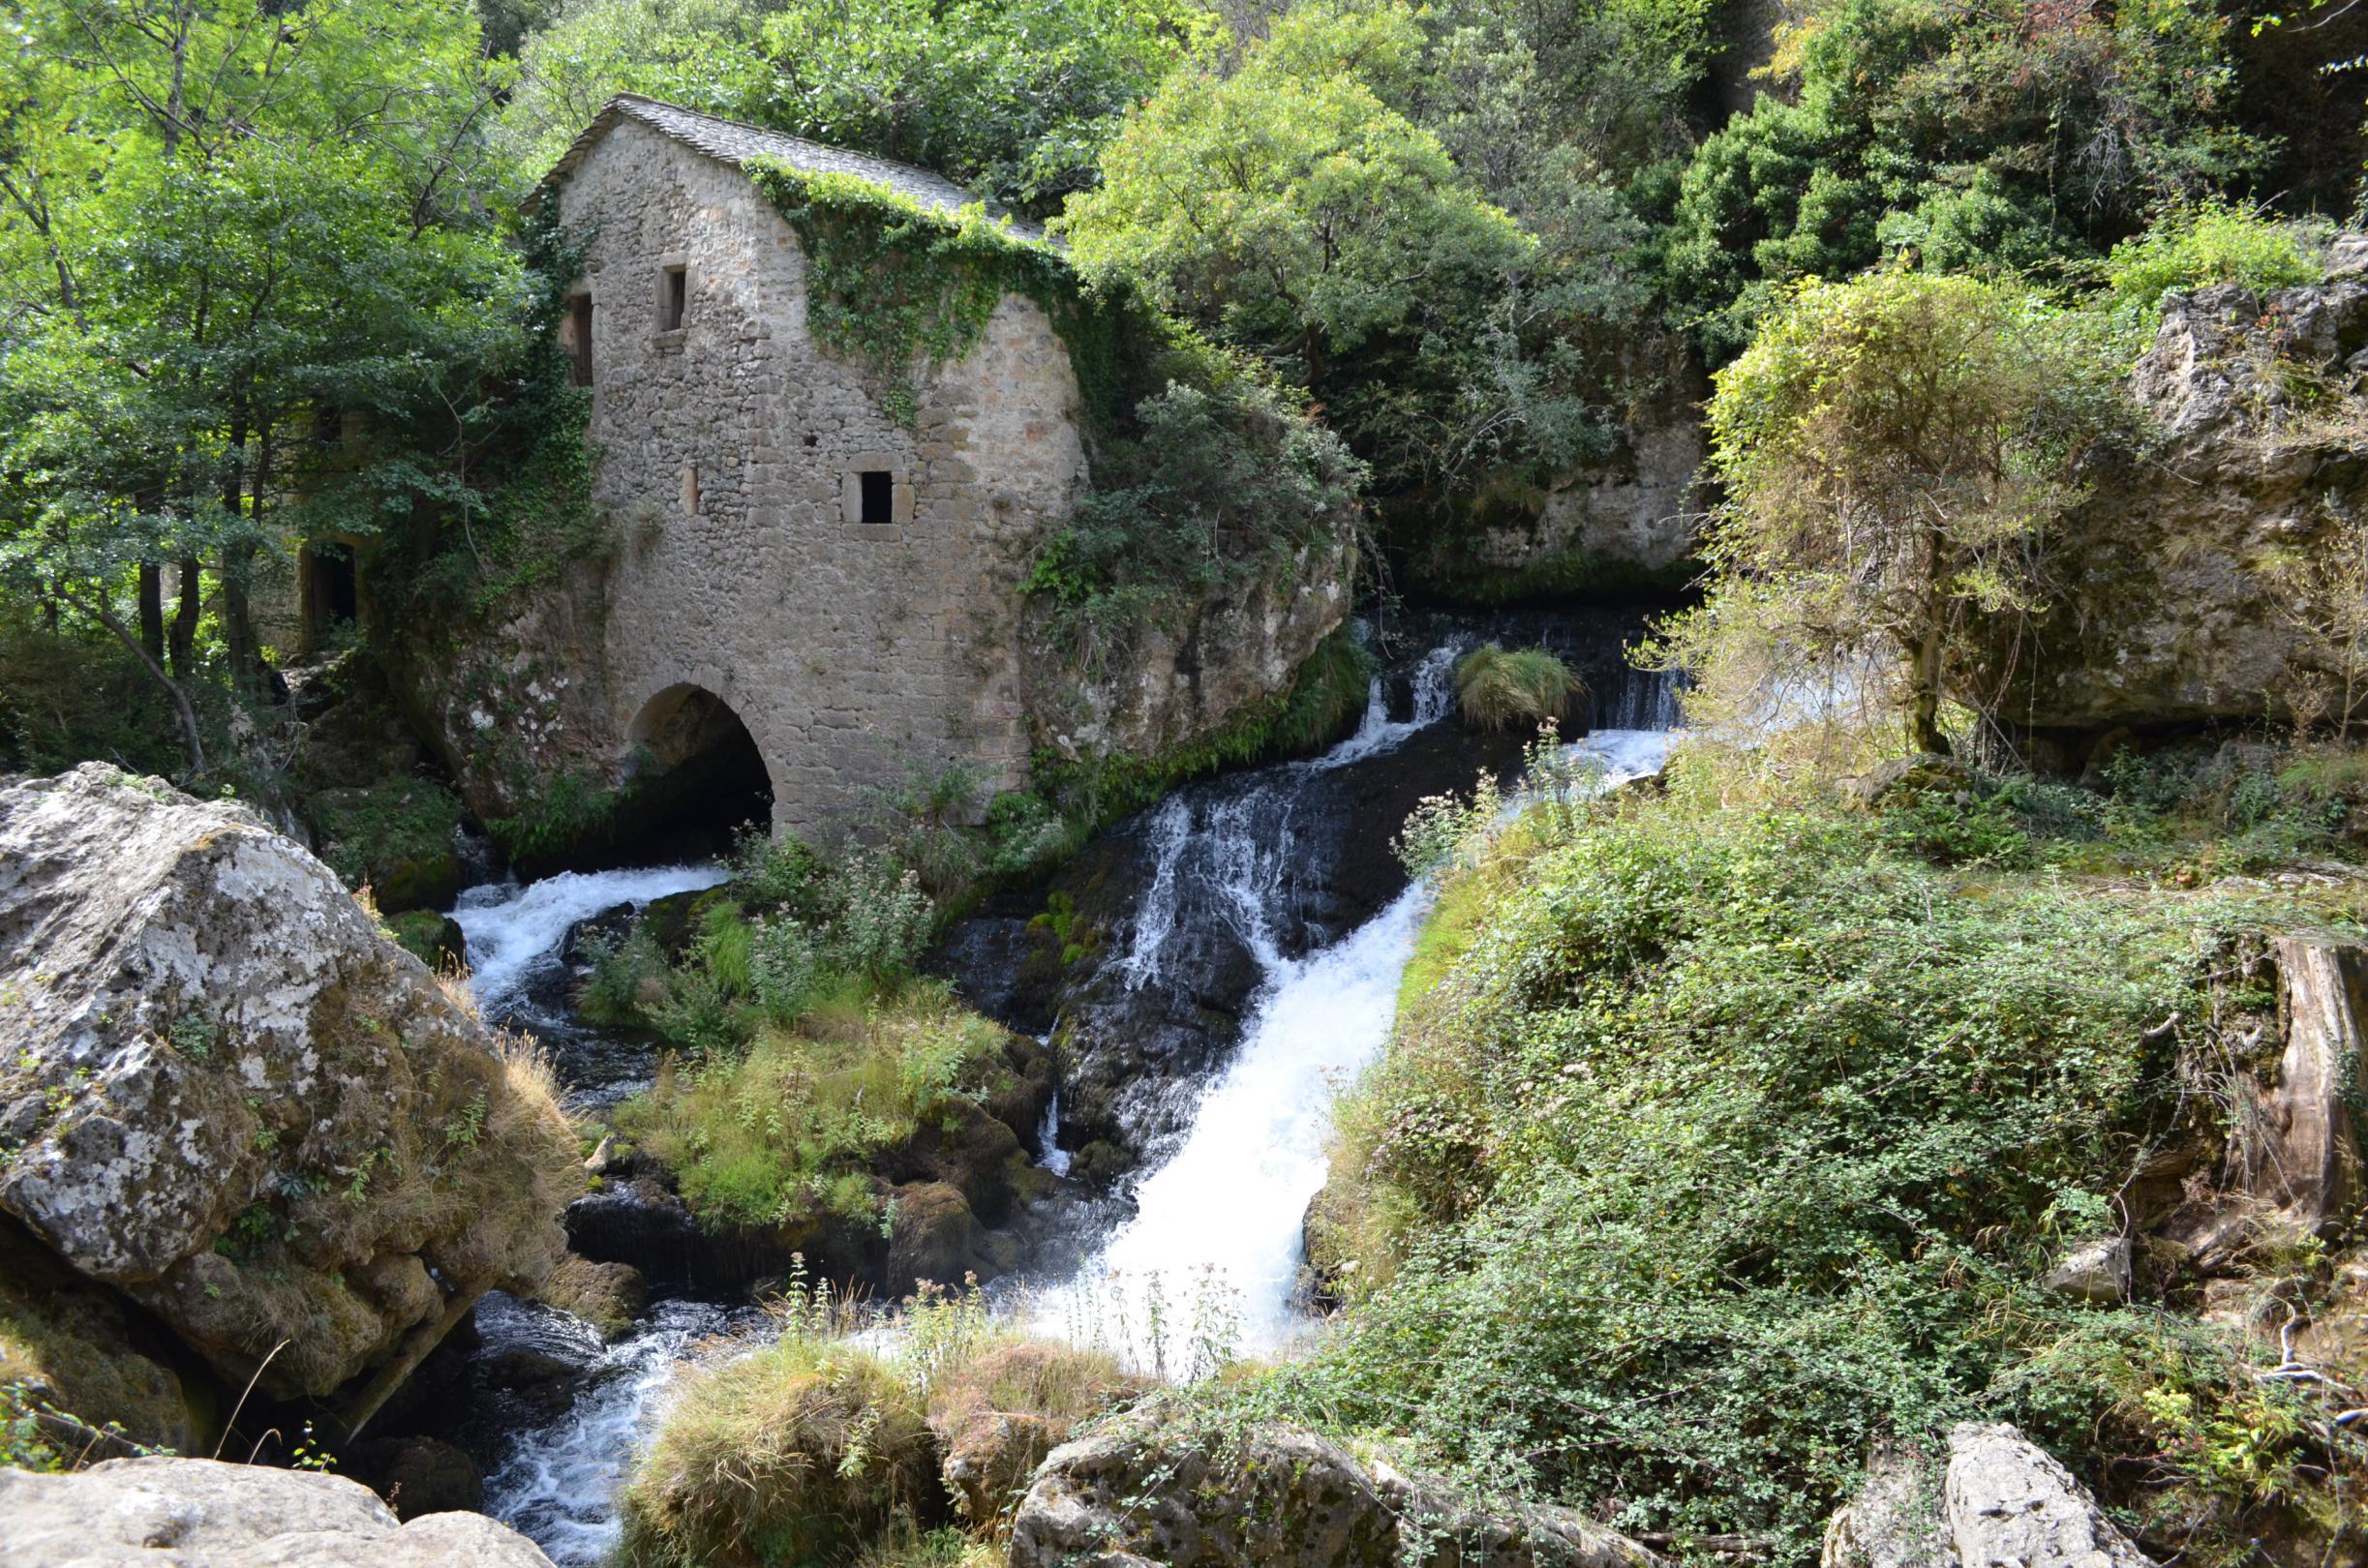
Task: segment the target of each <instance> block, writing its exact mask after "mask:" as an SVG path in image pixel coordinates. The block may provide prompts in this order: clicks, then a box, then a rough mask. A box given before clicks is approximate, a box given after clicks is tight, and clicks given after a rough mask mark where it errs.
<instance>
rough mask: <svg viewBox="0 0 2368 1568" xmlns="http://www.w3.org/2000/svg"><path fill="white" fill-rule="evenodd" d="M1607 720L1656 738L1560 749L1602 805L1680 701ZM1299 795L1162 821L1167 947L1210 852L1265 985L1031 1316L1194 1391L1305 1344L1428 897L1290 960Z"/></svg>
mask: <svg viewBox="0 0 2368 1568" xmlns="http://www.w3.org/2000/svg"><path fill="white" fill-rule="evenodd" d="M1454 657H1455V649H1454V648H1452V647H1448V648H1439V649H1435V650H1434V651H1433V652H1432V653H1431V654H1429V655H1427V656H1426V657H1425V658H1424V660H1423V661H1422V664H1421V666H1420V667H1419V669H1418V674H1417V681H1416V703H1415V709H1414V716H1413V717H1412V719H1411V720H1408V721H1402V722H1399V723H1396V724H1391V723H1389V722H1388V721H1387V719H1386V717H1385V716H1384V717H1382V718H1381V719H1379V720H1377V719H1376V718H1375V717H1374V713H1373V711H1372V710H1371V709H1369V710H1368V715H1367V721H1366V723H1365V725H1364V726H1363V727H1361V728H1360V729H1359V730H1358V732H1357V733H1356V734H1355V735H1354V736H1352V737H1351V738H1350V739H1347V740H1344V741H1343V742H1341V744H1340V745H1339V746H1337V747H1335V748H1334V749H1333V751H1332V752H1331V753H1329V754H1327V755H1326V756H1324V757H1322V758H1320V759H1317V760H1316V761H1314V762H1312V763H1307V764H1301V765H1297V766H1298V768H1299V769H1303V770H1313V771H1323V770H1327V769H1335V768H1339V767H1342V766H1345V765H1346V764H1347V763H1349V762H1354V761H1359V760H1362V759H1363V758H1366V757H1371V756H1374V755H1377V754H1379V753H1380V752H1382V751H1386V750H1387V749H1389V747H1390V746H1392V745H1395V744H1397V743H1399V742H1401V741H1403V740H1404V739H1406V738H1407V737H1408V736H1410V735H1412V734H1413V733H1415V732H1416V731H1419V730H1421V729H1423V728H1425V727H1426V726H1427V725H1429V724H1431V723H1436V722H1438V721H1439V719H1441V718H1442V717H1444V716H1445V713H1446V709H1447V707H1448V679H1447V675H1448V672H1449V671H1450V670H1451V669H1452V666H1453V663H1454ZM1612 711H1613V712H1615V713H1616V714H1617V715H1618V716H1620V717H1623V718H1636V719H1639V720H1643V721H1645V722H1640V723H1637V724H1634V725H1632V726H1627V727H1623V728H1617V729H1610V728H1607V729H1602V730H1597V731H1594V732H1592V733H1591V734H1589V735H1588V736H1587V737H1586V738H1584V739H1581V740H1579V741H1577V742H1575V743H1573V744H1572V745H1570V746H1569V747H1567V748H1565V749H1566V753H1567V754H1568V755H1569V756H1571V757H1572V758H1573V759H1574V760H1576V761H1580V762H1582V763H1584V764H1586V765H1588V767H1589V768H1590V769H1592V770H1594V775H1595V777H1596V778H1597V779H1598V781H1599V784H1598V787H1602V788H1609V787H1611V786H1613V785H1616V784H1619V783H1622V782H1624V781H1625V780H1627V779H1631V778H1635V777H1638V776H1640V775H1642V774H1646V773H1651V772H1655V771H1657V770H1658V769H1659V768H1660V766H1661V764H1662V761H1663V760H1664V759H1665V758H1666V756H1667V754H1668V748H1669V744H1670V741H1671V739H1672V735H1671V732H1670V730H1669V728H1668V727H1667V726H1666V725H1665V724H1655V723H1653V722H1652V721H1653V720H1655V719H1667V718H1674V712H1675V696H1674V692H1673V691H1672V690H1671V689H1670V687H1669V685H1668V683H1667V682H1666V681H1665V680H1660V681H1655V680H1652V679H1651V678H1638V679H1637V680H1636V681H1635V682H1633V683H1632V688H1624V689H1623V690H1622V691H1620V692H1619V693H1617V694H1615V702H1614V704H1613V705H1612ZM1292 788H1293V774H1292V769H1273V770H1270V772H1269V773H1268V774H1266V775H1264V776H1263V777H1262V778H1261V779H1260V781H1259V783H1258V785H1257V786H1256V787H1254V788H1251V789H1249V790H1246V791H1244V792H1243V793H1242V794H1240V795H1238V796H1235V797H1234V798H1232V799H1227V800H1224V801H1221V802H1219V803H1218V804H1217V805H1216V806H1215V807H1213V808H1212V809H1210V810H1209V811H1208V812H1207V814H1206V820H1205V822H1204V823H1203V825H1202V826H1201V828H1200V829H1199V832H1198V834H1189V833H1187V832H1186V831H1185V830H1184V824H1185V822H1186V820H1187V814H1186V813H1183V812H1181V811H1177V812H1175V814H1174V815H1173V816H1172V817H1170V816H1169V815H1168V813H1169V811H1170V809H1171V808H1175V807H1176V806H1177V805H1178V802H1179V800H1180V799H1181V798H1180V797H1176V798H1171V799H1170V800H1169V805H1168V807H1164V808H1163V817H1164V819H1165V820H1164V821H1163V824H1162V826H1161V829H1160V832H1161V834H1162V837H1161V861H1160V872H1159V875H1158V876H1157V877H1156V878H1155V879H1154V882H1153V884H1152V886H1151V888H1150V890H1148V891H1147V893H1146V896H1145V904H1146V906H1148V905H1150V904H1152V903H1153V902H1154V901H1157V902H1158V903H1159V905H1160V910H1161V912H1160V914H1159V916H1158V919H1159V920H1160V922H1161V929H1162V930H1163V932H1164V931H1165V930H1167V929H1169V928H1170V927H1172V925H1173V922H1174V908H1175V904H1176V900H1177V893H1176V888H1175V883H1176V876H1177V872H1176V867H1177V866H1178V865H1179V864H1181V863H1183V862H1184V861H1185V859H1186V849H1187V846H1188V845H1194V844H1195V843H1196V840H1197V847H1198V849H1199V859H1201V861H1202V863H1203V865H1204V866H1205V874H1207V875H1208V876H1209V877H1210V878H1211V879H1212V880H1213V882H1214V883H1215V885H1216V890H1217V891H1218V892H1219V893H1220V895H1221V897H1220V899H1219V907H1220V908H1221V909H1223V910H1225V911H1227V912H1228V918H1229V919H1230V920H1233V921H1234V922H1235V924H1236V927H1237V929H1239V930H1240V931H1241V933H1242V935H1243V938H1244V942H1245V944H1246V945H1247V946H1248V947H1249V949H1250V950H1251V951H1252V952H1253V953H1254V954H1255V955H1256V956H1257V958H1258V961H1259V964H1260V968H1261V970H1262V971H1263V972H1264V975H1263V981H1262V983H1261V984H1260V988H1259V991H1258V993H1257V996H1256V1000H1255V1003H1254V1006H1253V1009H1252V1011H1251V1014H1250V1016H1249V1018H1248V1020H1247V1022H1246V1025H1245V1028H1244V1031H1243V1035H1242V1041H1241V1045H1240V1048H1239V1050H1238V1052H1237V1054H1236V1055H1235V1056H1234V1058H1233V1060H1232V1062H1231V1063H1230V1065H1229V1066H1228V1067H1227V1068H1225V1069H1224V1070H1222V1071H1221V1072H1220V1073H1218V1074H1217V1076H1216V1077H1215V1079H1214V1080H1213V1081H1212V1082H1210V1083H1209V1084H1208V1085H1207V1087H1206V1088H1205V1089H1204V1090H1203V1091H1202V1093H1201V1095H1200V1098H1199V1102H1198V1104H1197V1105H1196V1106H1195V1107H1194V1108H1193V1110H1192V1113H1191V1116H1190V1130H1189V1131H1188V1132H1187V1133H1186V1134H1185V1136H1184V1138H1183V1140H1182V1142H1181V1144H1180V1146H1178V1147H1177V1148H1176V1150H1175V1152H1174V1154H1173V1155H1172V1156H1171V1157H1170V1158H1169V1160H1168V1161H1166V1162H1165V1163H1164V1164H1162V1165H1161V1166H1160V1167H1159V1168H1158V1169H1156V1170H1155V1171H1153V1172H1152V1173H1151V1174H1150V1175H1149V1176H1148V1177H1146V1178H1145V1179H1144V1180H1143V1181H1142V1183H1141V1184H1140V1186H1139V1187H1138V1190H1137V1192H1136V1209H1135V1213H1134V1215H1133V1216H1132V1217H1131V1218H1130V1219H1128V1220H1127V1221H1124V1222H1123V1223H1121V1224H1120V1225H1119V1226H1118V1227H1117V1228H1116V1229H1115V1230H1113V1231H1112V1232H1111V1233H1110V1235H1109V1236H1108V1239H1107V1240H1106V1241H1105V1242H1104V1243H1103V1244H1102V1246H1101V1248H1100V1250H1099V1251H1097V1252H1095V1253H1094V1254H1093V1255H1092V1256H1091V1257H1090V1258H1089V1260H1088V1261H1087V1263H1086V1265H1085V1267H1084V1268H1083V1269H1082V1270H1081V1271H1080V1272H1079V1274H1078V1277H1077V1278H1076V1279H1075V1280H1073V1281H1071V1282H1067V1283H1064V1284H1061V1285H1058V1286H1055V1287H1053V1288H1051V1289H1049V1290H1047V1291H1045V1292H1042V1293H1041V1294H1040V1295H1039V1296H1038V1297H1037V1298H1036V1301H1035V1304H1034V1309H1033V1313H1034V1317H1035V1321H1036V1324H1037V1326H1038V1328H1039V1329H1040V1330H1042V1331H1044V1332H1047V1333H1052V1334H1058V1335H1063V1336H1066V1337H1069V1338H1072V1339H1078V1340H1082V1341H1085V1342H1098V1343H1102V1344H1105V1345H1107V1346H1108V1347H1109V1348H1112V1349H1114V1350H1117V1351H1119V1352H1120V1353H1121V1354H1124V1355H1126V1356H1128V1357H1129V1358H1130V1359H1132V1360H1134V1361H1136V1362H1137V1363H1138V1364H1139V1365H1141V1366H1144V1367H1146V1368H1156V1369H1159V1370H1162V1371H1165V1372H1169V1374H1171V1375H1174V1374H1182V1375H1192V1374H1193V1373H1194V1372H1196V1371H1199V1370H1204V1369H1207V1368H1210V1367H1213V1365H1214V1364H1215V1363H1216V1362H1217V1361H1218V1360H1221V1359H1222V1358H1223V1356H1224V1355H1225V1354H1228V1353H1231V1352H1235V1351H1248V1352H1252V1353H1258V1352H1265V1351H1271V1350H1273V1349H1275V1348H1277V1347H1278V1346H1280V1345H1281V1344H1282V1343H1284V1342H1286V1341H1288V1340H1289V1339H1290V1338H1291V1337H1292V1335H1293V1334H1295V1333H1296V1332H1297V1331H1298V1329H1299V1328H1300V1327H1301V1326H1302V1324H1303V1322H1304V1319H1303V1318H1302V1317H1301V1316H1300V1315H1299V1314H1298V1313H1297V1312H1295V1311H1294V1309H1293V1307H1292V1297H1293V1294H1294V1287H1295V1285H1296V1282H1297V1276H1298V1272H1299V1265H1300V1261H1301V1246H1300V1230H1301V1224H1302V1219H1303V1216H1304V1214H1305V1212H1306V1209H1307V1205H1308V1203H1309V1201H1310V1200H1311V1199H1313V1198H1314V1197H1315V1195H1316V1193H1317V1192H1318V1191H1321V1188H1322V1186H1323V1182H1324V1177H1325V1159H1326V1149H1325V1145H1326V1140H1327V1136H1328V1133H1329V1130H1330V1111H1331V1102H1332V1100H1333V1098H1334V1096H1335V1095H1336V1094H1337V1093H1338V1091H1339V1090H1340V1088H1342V1087H1343V1086H1345V1085H1346V1084H1347V1083H1349V1082H1350V1081H1351V1080H1353V1079H1354V1078H1355V1077H1356V1075H1357V1074H1358V1073H1359V1072H1361V1071H1362V1070H1364V1069H1365V1068H1366V1067H1367V1066H1369V1065H1370V1064H1371V1063H1372V1062H1373V1061H1374V1060H1375V1059H1376V1058H1377V1057H1378V1056H1379V1055H1380V1054H1381V1049H1382V1047H1383V1046H1384V1045H1385V1044H1386V1043H1387V1042H1388V1040H1389V1033H1390V1029H1391V1026H1392V1025H1393V1024H1394V1022H1395V1021H1396V1017H1397V1006H1398V986H1399V981H1400V979H1401V978H1402V976H1403V975H1404V973H1405V969H1406V963H1407V959H1408V957H1409V956H1410V955H1411V953H1412V950H1413V944H1414V937H1415V934H1416V933H1417V931H1418V930H1419V929H1420V927H1421V923H1422V916H1423V914H1424V912H1425V910H1426V909H1427V908H1428V905H1429V902H1430V892H1429V890H1428V889H1427V888H1425V887H1422V886H1420V885H1416V886H1412V887H1409V888H1408V889H1407V890H1405V891H1404V892H1402V893H1400V894H1399V895H1398V896H1397V897H1396V898H1394V899H1393V900H1391V901H1390V902H1389V903H1388V904H1387V905H1386V906H1385V907H1384V908H1382V909H1381V911H1380V913H1378V914H1376V915H1375V916H1373V917H1372V918H1371V919H1370V920H1366V921H1365V922H1364V923H1363V924H1362V925H1360V926H1358V927H1357V928H1356V929H1354V930H1353V931H1351V932H1350V933H1349V934H1348V935H1347V936H1345V937H1344V938H1342V939H1341V940H1340V941H1338V942H1335V943H1333V944H1331V945H1330V946H1328V947H1324V948H1321V949H1320V950H1316V951H1313V952H1310V953H1307V954H1305V955H1304V956H1301V957H1299V958H1296V959H1290V958H1285V957H1283V956H1282V955H1281V954H1280V952H1279V951H1278V950H1276V947H1275V945H1274V943H1273V941H1272V940H1271V928H1272V923H1273V920H1274V918H1275V915H1276V913H1277V903H1278V900H1279V899H1280V898H1281V897H1282V896H1284V895H1285V893H1286V888H1285V878H1284V872H1285V870H1286V868H1287V867H1288V866H1289V865H1290V863H1291V834H1290V791H1291V790H1292ZM1390 826H1391V827H1393V828H1394V827H1395V825H1394V824H1392V825H1390ZM1141 929H1142V928H1141V927H1138V937H1139V936H1140V934H1141ZM1163 940H1164V938H1163ZM1159 947H1160V943H1158V942H1155V943H1153V944H1152V945H1151V946H1150V947H1149V948H1148V949H1147V950H1146V949H1144V948H1143V947H1141V946H1140V945H1139V944H1138V948H1137V949H1136V950H1133V951H1131V952H1130V953H1129V959H1130V961H1134V962H1138V963H1139V964H1140V965H1141V968H1140V969H1138V973H1144V972H1146V971H1147V978H1153V979H1156V978H1157V966H1156V961H1155V957H1156V954H1157V952H1158V950H1159ZM1146 952H1147V953H1149V954H1150V955H1152V956H1151V957H1148V958H1147V957H1145V954H1146Z"/></svg>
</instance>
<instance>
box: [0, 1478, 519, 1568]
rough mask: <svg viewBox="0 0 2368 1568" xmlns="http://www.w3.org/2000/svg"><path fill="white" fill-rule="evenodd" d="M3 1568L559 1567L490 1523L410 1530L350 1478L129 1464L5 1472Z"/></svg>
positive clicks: (467, 1521) (430, 1521) (475, 1520)
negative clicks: (143, 1567)
mask: <svg viewBox="0 0 2368 1568" xmlns="http://www.w3.org/2000/svg"><path fill="white" fill-rule="evenodd" d="M0 1519H4V1520H6V1521H7V1522H8V1527H7V1528H6V1529H4V1530H0V1568H65V1565H66V1564H69V1563H72V1564H76V1565H77V1568H89V1565H96V1564H103V1563H104V1564H108V1565H117V1564H134V1563H155V1564H157V1565H158V1568H267V1565H268V1568H551V1559H550V1558H548V1557H546V1556H544V1555H543V1554H542V1552H541V1550H540V1549H539V1548H537V1547H536V1546H535V1545H534V1543H533V1542H531V1541H530V1540H528V1539H527V1538H526V1537H525V1536H523V1535H520V1534H519V1533H518V1532H517V1531H515V1530H513V1529H511V1528H510V1527H509V1526H507V1525H505V1524H497V1523H494V1522H493V1521H492V1520H490V1519H487V1518H486V1517H485V1516H484V1515H482V1514H429V1515H426V1516H423V1517H421V1518H418V1519H415V1520H413V1521H412V1522H411V1523H408V1524H406V1523H399V1522H398V1521H397V1520H396V1518H395V1516H394V1514H393V1512H392V1511H391V1510H389V1509H388V1508H387V1506H386V1505H385V1504H384V1503H382V1502H380V1501H379V1499H378V1498H376V1497H374V1496H372V1495H371V1494H370V1492H369V1489H367V1488H365V1487H363V1486H361V1485H360V1484H358V1483H356V1482H352V1481H348V1480H346V1479H345V1478H343V1477H342V1476H334V1475H317V1474H308V1473H305V1472H302V1471H296V1470H272V1469H265V1468H262V1467H260V1466H258V1465H247V1464H222V1463H217V1462H214V1461H212V1460H189V1459H130V1460H109V1461H107V1462H106V1463H104V1464H95V1465H92V1466H91V1467H90V1468H89V1469H86V1470H81V1471H77V1472H76V1473H74V1474H70V1475H33V1474H29V1473H27V1472H25V1471H22V1470H6V1469H0Z"/></svg>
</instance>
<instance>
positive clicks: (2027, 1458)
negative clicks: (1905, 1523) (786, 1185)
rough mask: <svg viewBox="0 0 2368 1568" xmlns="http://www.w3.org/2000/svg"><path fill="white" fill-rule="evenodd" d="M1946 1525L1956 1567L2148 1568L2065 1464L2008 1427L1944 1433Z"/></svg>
mask: <svg viewBox="0 0 2368 1568" xmlns="http://www.w3.org/2000/svg"><path fill="white" fill-rule="evenodd" d="M1948 1510H1949V1532H1950V1537H1951V1539H1952V1540H1953V1541H1954V1542H1955V1543H1956V1546H1957V1560H1958V1565H1959V1568H2153V1559H2152V1558H2151V1557H2148V1556H2147V1555H2146V1554H2145V1553H2142V1552H2140V1551H2139V1550H2138V1548H2137V1546H2136V1545H2135V1544H2134V1543H2132V1542H2131V1540H2130V1538H2129V1537H2128V1536H2126V1535H2124V1534H2122V1533H2121V1531H2120V1530H2119V1529H2118V1528H2116V1527H2115V1526H2114V1524H2113V1522H2112V1521H2111V1520H2110V1519H2107V1518H2106V1517H2105V1511H2104V1510H2103V1509H2102V1508H2100V1507H2098V1506H2097V1500H2096V1498H2094V1497H2092V1496H2090V1495H2089V1494H2088V1492H2087V1490H2086V1489H2085V1488H2083V1487H2082V1486H2081V1485H2080V1483H2079V1482H2078V1481H2075V1480H2074V1479H2073V1478H2072V1476H2071V1474H2070V1473H2069V1472H2068V1471H2066V1470H2065V1468H2064V1467H2063V1466H2062V1465H2061V1464H2058V1463H2056V1462H2055V1461H2054V1460H2052V1459H2049V1457H2048V1456H2047V1455H2046V1454H2045V1453H2043V1452H2042V1451H2041V1450H2040V1449H2039V1448H2038V1447H2037V1446H2036V1445H2034V1444H2033V1443H2032V1442H2031V1441H2030V1440H2029V1439H2028V1438H2026V1437H2024V1436H2023V1435H2022V1433H2020V1432H2017V1431H2016V1430H2015V1429H2014V1428H2012V1427H2006V1426H1982V1425H1979V1424H1977V1423H1974V1422H1965V1423H1963V1424H1961V1425H1959V1426H1958V1428H1957V1429H1956V1430H1955V1431H1953V1432H1950V1433H1949V1481H1948Z"/></svg>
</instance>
